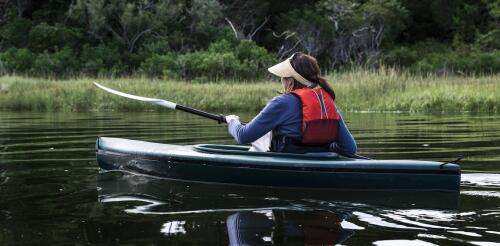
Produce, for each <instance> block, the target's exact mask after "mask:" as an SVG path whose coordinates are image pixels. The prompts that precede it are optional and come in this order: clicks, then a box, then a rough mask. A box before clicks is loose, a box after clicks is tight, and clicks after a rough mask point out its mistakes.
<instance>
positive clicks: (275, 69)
mask: <svg viewBox="0 0 500 246" xmlns="http://www.w3.org/2000/svg"><path fill="white" fill-rule="evenodd" d="M296 54H297V53H294V54H293V55H292V56H290V57H289V58H288V59H286V60H284V61H282V62H280V63H278V64H276V65H274V66H272V67H270V68H268V69H267V71H269V72H270V73H272V74H274V75H276V76H278V77H281V78H289V77H293V78H294V79H295V80H297V81H299V82H300V83H301V84H303V85H305V86H307V87H311V88H312V87H314V86H316V84H314V83H311V82H309V81H307V79H305V78H304V77H302V75H300V74H299V73H297V71H295V69H293V67H292V63H291V60H292V59H293V57H294V56H295V55H296Z"/></svg>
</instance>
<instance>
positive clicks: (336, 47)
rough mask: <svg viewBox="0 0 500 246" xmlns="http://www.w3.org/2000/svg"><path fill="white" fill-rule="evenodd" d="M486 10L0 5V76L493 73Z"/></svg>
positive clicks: (353, 3) (417, 4)
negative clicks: (288, 70) (303, 56)
mask: <svg viewBox="0 0 500 246" xmlns="http://www.w3.org/2000/svg"><path fill="white" fill-rule="evenodd" d="M499 50H500V1H498V0H422V1H412V0H313V1H301V0H287V1H271V0H247V1H245V0H234V1H231V0H137V1H131V0H71V1H66V0H46V1H34V0H6V1H2V2H0V73H2V74H21V75H28V76H42V77H53V78H60V77H68V76H129V75H135V74H142V75H146V76H151V77H170V78H174V79H187V80H192V79H196V80H204V81H209V80H210V81H213V80H220V79H234V80H254V79H260V78H262V76H265V74H266V73H265V69H266V68H267V67H268V66H270V65H272V64H273V63H275V62H277V61H278V60H282V59H284V58H286V57H287V56H290V55H291V54H293V53H294V52H297V51H302V52H305V53H307V54H311V55H313V56H315V57H317V58H318V60H319V61H320V64H321V65H322V69H324V70H325V71H331V70H336V69H348V68H350V67H353V66H354V67H358V66H363V67H378V66H394V67H400V68H402V69H406V70H409V71H412V72H418V73H444V74H450V73H452V74H476V73H497V72H498V71H500V51H499Z"/></svg>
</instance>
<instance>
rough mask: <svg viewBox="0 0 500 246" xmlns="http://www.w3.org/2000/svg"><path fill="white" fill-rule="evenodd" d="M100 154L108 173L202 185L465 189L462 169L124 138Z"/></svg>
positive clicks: (104, 144) (103, 144) (108, 141)
mask: <svg viewBox="0 0 500 246" xmlns="http://www.w3.org/2000/svg"><path fill="white" fill-rule="evenodd" d="M96 149H97V161H98V164H99V166H100V167H101V168H102V169H104V170H126V171H131V172H137V173H142V174H147V175H153V176H159V177H164V178H170V179H180V180H189V181H197V182H211V183H226V184H239V185H258V186H278V187H300V188H320V189H365V190H370V189H390V190H451V191H457V190H459V187H460V166H458V165H456V164H450V163H441V162H431V161H412V160H364V159H353V158H348V157H344V156H341V155H338V154H335V153H311V154H288V153H271V152H249V151H248V147H245V146H234V145H213V144H200V145H194V146H191V145H185V146H182V145H171V144H159V143H151V142H144V141H136V140H128V139H120V138H98V140H97V143H96Z"/></svg>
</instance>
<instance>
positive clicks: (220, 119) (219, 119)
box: [175, 104, 226, 124]
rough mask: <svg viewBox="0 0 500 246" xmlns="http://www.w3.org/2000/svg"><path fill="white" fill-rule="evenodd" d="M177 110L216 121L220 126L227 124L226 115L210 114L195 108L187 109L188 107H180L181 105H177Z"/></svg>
mask: <svg viewBox="0 0 500 246" xmlns="http://www.w3.org/2000/svg"><path fill="white" fill-rule="evenodd" d="M175 109H178V110H180V111H184V112H188V113H191V114H195V115H199V116H202V117H205V118H209V119H212V120H215V121H217V122H218V123H219V124H220V123H226V117H224V115H221V114H211V113H208V112H205V111H201V110H199V109H194V108H190V107H186V106H183V105H179V104H177V105H176V106H175Z"/></svg>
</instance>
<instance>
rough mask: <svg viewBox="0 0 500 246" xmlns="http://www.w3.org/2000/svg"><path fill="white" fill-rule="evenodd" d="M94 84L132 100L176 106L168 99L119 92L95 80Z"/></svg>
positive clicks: (163, 105)
mask: <svg viewBox="0 0 500 246" xmlns="http://www.w3.org/2000/svg"><path fill="white" fill-rule="evenodd" d="M94 85H96V86H97V87H99V88H101V89H103V90H105V91H107V92H109V93H111V94H115V95H118V96H122V97H126V98H130V99H133V100H138V101H143V102H148V103H152V104H156V105H159V106H162V107H166V108H169V109H175V107H176V106H177V104H176V103H173V102H169V101H166V100H163V99H156V98H148V97H141V96H135V95H131V94H127V93H124V92H121V91H117V90H113V89H110V88H108V87H105V86H103V85H100V84H99V83H97V82H94Z"/></svg>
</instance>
